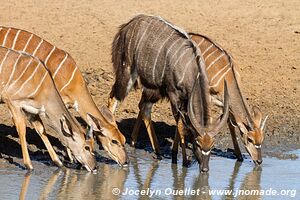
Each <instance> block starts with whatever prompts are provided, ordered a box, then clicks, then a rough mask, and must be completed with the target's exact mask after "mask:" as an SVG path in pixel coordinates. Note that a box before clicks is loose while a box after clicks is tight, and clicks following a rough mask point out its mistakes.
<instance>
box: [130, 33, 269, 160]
mask: <svg viewBox="0 0 300 200" xmlns="http://www.w3.org/2000/svg"><path fill="white" fill-rule="evenodd" d="M189 35H190V36H191V39H192V40H194V41H195V42H196V43H197V46H198V47H199V48H200V51H201V52H202V55H203V58H204V62H205V66H206V71H207V76H208V80H209V87H210V90H209V92H210V95H211V99H212V101H213V103H215V104H217V105H219V106H223V100H222V96H223V94H224V89H223V88H224V86H223V82H224V80H226V82H227V84H228V91H229V96H230V105H229V107H230V115H229V120H228V126H229V130H230V133H231V137H232V141H233V145H234V149H235V154H236V156H237V159H238V160H240V161H242V160H243V157H242V154H241V151H240V148H239V146H238V142H237V139H236V134H235V126H238V127H239V129H240V133H241V138H242V141H243V143H244V145H245V147H246V150H247V151H248V152H249V154H250V156H251V157H252V159H253V161H254V162H255V163H256V164H261V163H262V156H261V144H262V142H263V139H264V135H263V132H264V128H265V123H266V120H267V116H266V117H265V118H264V120H262V113H261V111H260V110H259V108H257V107H254V108H253V115H251V114H250V111H249V108H248V105H247V104H246V101H245V100H244V97H243V95H242V92H241V90H240V86H239V85H240V75H239V69H238V68H237V67H236V65H234V63H233V60H232V58H231V56H230V54H229V53H227V52H226V51H225V50H224V49H223V48H222V47H220V46H219V45H218V44H216V43H215V42H213V41H212V40H211V39H209V38H207V37H206V36H203V35H199V34H195V33H189ZM142 101H143V97H142V99H141V102H142ZM141 112H143V111H142V110H140V113H139V116H138V119H137V122H136V125H135V129H134V131H133V134H132V142H133V144H134V143H136V140H137V135H138V131H139V127H140V121H141V117H140V116H141V115H142V113H141ZM234 124H236V125H234ZM175 138H176V137H175ZM154 146H158V145H156V144H154Z"/></svg>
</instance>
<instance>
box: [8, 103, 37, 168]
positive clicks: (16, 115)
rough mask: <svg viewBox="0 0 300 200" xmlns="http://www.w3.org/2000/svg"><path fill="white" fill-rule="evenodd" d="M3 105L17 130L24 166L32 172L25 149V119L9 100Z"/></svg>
mask: <svg viewBox="0 0 300 200" xmlns="http://www.w3.org/2000/svg"><path fill="white" fill-rule="evenodd" d="M5 103H6V104H7V106H8V108H9V110H10V111H11V114H12V118H13V121H14V124H15V126H16V128H17V132H18V135H19V137H20V143H21V148H22V155H23V162H24V165H25V167H26V168H27V169H29V170H32V169H33V167H32V164H31V160H30V157H29V153H28V149H27V143H26V121H25V118H24V116H23V114H22V112H21V109H20V108H18V107H15V106H14V105H13V104H12V102H11V101H10V100H5Z"/></svg>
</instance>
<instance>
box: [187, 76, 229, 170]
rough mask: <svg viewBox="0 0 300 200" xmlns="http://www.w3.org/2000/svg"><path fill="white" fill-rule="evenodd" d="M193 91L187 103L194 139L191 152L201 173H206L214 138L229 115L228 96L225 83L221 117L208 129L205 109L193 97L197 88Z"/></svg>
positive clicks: (195, 96)
mask: <svg viewBox="0 0 300 200" xmlns="http://www.w3.org/2000/svg"><path fill="white" fill-rule="evenodd" d="M193 90H194V91H193V92H192V94H191V97H190V100H189V103H188V116H189V120H190V122H191V124H192V127H191V130H192V132H193V133H194V138H195V139H194V142H193V152H194V154H195V156H196V159H197V161H198V163H199V165H200V169H201V171H202V172H208V170H209V158H210V153H211V150H212V148H213V146H214V143H215V139H214V137H215V135H216V134H218V133H219V131H220V129H221V128H222V126H223V125H224V124H225V123H226V121H227V119H228V115H229V95H228V91H227V84H226V81H225V84H224V107H223V115H221V116H220V117H219V119H218V120H217V121H216V122H215V124H214V125H211V126H209V127H207V125H205V118H206V119H208V116H206V115H208V113H205V110H206V109H205V108H203V104H202V102H201V100H200V101H199V98H198V97H199V95H195V94H197V93H198V94H199V92H200V91H197V87H194V89H193ZM197 96H198V97H197ZM196 98H198V99H196ZM200 99H201V96H200ZM199 104H200V105H199ZM195 110H197V111H198V113H200V116H196V113H195ZM193 130H194V131H193Z"/></svg>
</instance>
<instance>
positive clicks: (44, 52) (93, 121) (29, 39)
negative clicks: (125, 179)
mask: <svg viewBox="0 0 300 200" xmlns="http://www.w3.org/2000/svg"><path fill="white" fill-rule="evenodd" d="M0 45H1V46H4V47H7V48H10V49H13V50H17V51H21V52H24V53H27V54H30V55H32V56H34V57H37V58H39V59H40V60H41V61H42V62H43V63H44V64H45V66H46V67H47V68H48V70H49V71H50V74H51V75H52V77H53V80H54V82H55V85H56V87H57V88H58V91H59V93H60V95H61V97H62V99H63V101H64V103H65V105H66V106H67V107H68V108H74V109H75V110H76V111H78V113H79V115H80V116H81V118H82V119H83V120H84V121H85V122H87V124H89V125H90V126H92V129H93V130H94V133H95V135H96V137H97V139H98V141H99V142H101V144H102V146H103V148H104V149H105V150H106V151H107V152H108V153H109V155H110V156H111V158H112V159H114V160H115V161H116V162H117V163H118V164H120V165H126V164H127V160H128V158H127V154H126V151H125V146H124V145H125V137H124V136H123V135H122V134H121V132H120V131H119V129H118V127H117V124H116V121H115V119H114V116H113V115H112V113H111V112H110V111H109V110H108V108H107V107H106V106H102V107H101V108H100V110H99V109H98V108H97V106H96V104H95V103H94V101H93V99H92V97H91V95H90V93H89V91H88V88H87V86H86V84H85V81H84V78H83V76H82V74H81V73H80V70H79V69H78V67H77V65H76V63H75V61H74V60H73V58H72V57H71V56H70V55H69V54H68V53H67V52H65V51H63V50H61V49H59V48H57V47H55V46H53V45H52V44H50V43H49V42H47V41H45V40H43V39H42V38H40V37H38V36H37V35H35V34H33V33H30V32H27V31H24V30H20V29H15V28H8V27H0ZM90 144H91V145H92V144H93V140H92V141H90Z"/></svg>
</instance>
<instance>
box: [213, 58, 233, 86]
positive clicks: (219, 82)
mask: <svg viewBox="0 0 300 200" xmlns="http://www.w3.org/2000/svg"><path fill="white" fill-rule="evenodd" d="M228 65H229V64H227V65H226V66H225V67H224V69H226V67H227V66H228ZM230 70H231V67H229V68H228V69H227V70H226V72H224V74H223V75H222V76H221V77H220V78H219V80H218V81H217V83H216V84H214V85H212V86H210V87H217V86H218V85H219V83H220V81H221V80H222V79H223V78H224V76H225V75H226V74H227V73H228V72H229V71H230Z"/></svg>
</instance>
